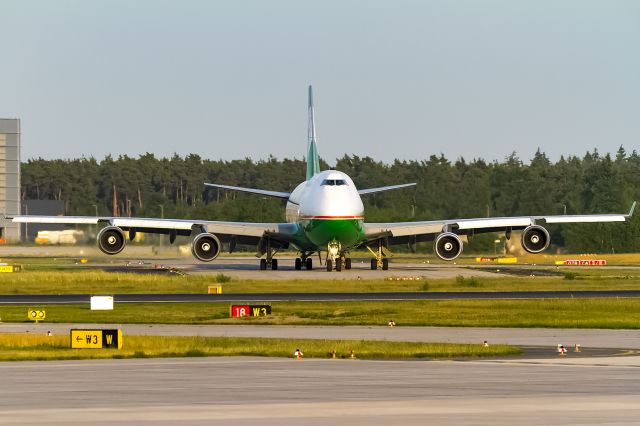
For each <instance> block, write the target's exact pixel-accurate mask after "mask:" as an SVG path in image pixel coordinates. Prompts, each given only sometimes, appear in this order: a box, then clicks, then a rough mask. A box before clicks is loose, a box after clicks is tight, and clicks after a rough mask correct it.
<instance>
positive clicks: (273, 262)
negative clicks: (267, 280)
mask: <svg viewBox="0 0 640 426" xmlns="http://www.w3.org/2000/svg"><path fill="white" fill-rule="evenodd" d="M277 252H278V250H277V249H273V248H271V240H269V239H268V238H267V240H266V250H265V252H264V253H266V255H267V258H266V259H260V270H261V271H266V270H267V269H268V268H269V267H271V269H272V270H273V271H277V270H278V259H274V258H273V257H274V256H275V255H276V253H277ZM258 253H260V252H258ZM258 256H260V254H258Z"/></svg>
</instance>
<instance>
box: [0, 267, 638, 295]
mask: <svg viewBox="0 0 640 426" xmlns="http://www.w3.org/2000/svg"><path fill="white" fill-rule="evenodd" d="M554 270H555V268H554ZM561 271H562V272H567V273H570V274H571V275H564V276H562V275H561V276H555V277H543V276H520V277H517V276H504V275H502V276H501V275H496V276H495V278H494V277H491V278H485V277H482V278H479V277H474V278H464V279H463V278H462V277H457V278H449V279H428V280H427V279H425V278H424V277H420V278H421V279H420V280H419V281H415V280H411V281H408V280H404V281H403V280H402V277H405V278H407V275H409V276H411V277H412V278H413V275H412V273H410V272H409V273H408V272H406V271H405V272H402V271H398V275H397V276H396V279H399V280H398V281H396V280H393V281H390V280H388V279H375V280H357V279H356V280H350V279H341V278H337V279H319V280H313V279H309V280H299V279H291V280H278V281H275V280H245V279H239V278H230V279H229V277H228V276H225V275H220V276H215V275H214V276H211V275H207V276H205V275H187V276H178V275H157V274H136V273H126V272H122V273H120V272H104V271H95V270H94V271H87V270H76V271H48V272H44V271H29V270H27V271H23V272H19V273H14V274H0V294H123V293H206V292H207V288H208V286H209V285H216V284H220V285H222V287H223V292H225V293H283V292H294V293H306V292H356V293H357V292H389V291H454V292H455V291H536V290H634V289H640V270H637V269H635V270H632V269H620V270H617V269H608V270H597V269H590V270H587V269H561ZM268 274H269V271H265V275H268ZM567 276H570V277H571V278H572V279H566V277H567ZM219 281H223V282H222V283H220V282H219Z"/></svg>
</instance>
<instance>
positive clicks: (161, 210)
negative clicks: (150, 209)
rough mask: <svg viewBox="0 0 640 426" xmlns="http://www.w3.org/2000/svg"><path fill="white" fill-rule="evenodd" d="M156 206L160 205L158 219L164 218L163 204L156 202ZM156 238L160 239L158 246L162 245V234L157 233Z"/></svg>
mask: <svg viewBox="0 0 640 426" xmlns="http://www.w3.org/2000/svg"><path fill="white" fill-rule="evenodd" d="M158 207H160V219H164V206H163V205H162V204H158ZM158 240H159V241H160V247H162V234H160V235H158Z"/></svg>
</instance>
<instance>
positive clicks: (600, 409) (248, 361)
mask: <svg viewBox="0 0 640 426" xmlns="http://www.w3.org/2000/svg"><path fill="white" fill-rule="evenodd" d="M638 365H640V359H638V358H637V357H622V358H598V359H585V358H581V359H576V360H572V359H562V360H558V359H551V360H548V359H547V360H545V359H541V360H527V361H517V360H500V361H358V360H355V361H354V360H306V359H303V360H293V359H265V358H183V359H171V358H169V359H130V360H95V361H64V362H58V361H51V362H20V363H1V364H0V377H2V386H0V424H36V423H38V424H42V423H46V424H87V423H91V424H113V423H116V422H117V423H118V424H188V425H205V424H224V425H232V426H238V425H256V424H261V425H262V424H269V425H270V424H274V425H275V424H277V425H295V426H298V425H325V424H338V425H367V426H376V425H389V424H399V425H424V424H451V425H454V424H455V425H467V424H473V425H496V424H497V425H513V424H524V425H538V424H562V425H575V424H581V425H584V424H637V421H638V419H639V418H640V381H638V380H637V378H638V373H639V372H640V370H639V369H638Z"/></svg>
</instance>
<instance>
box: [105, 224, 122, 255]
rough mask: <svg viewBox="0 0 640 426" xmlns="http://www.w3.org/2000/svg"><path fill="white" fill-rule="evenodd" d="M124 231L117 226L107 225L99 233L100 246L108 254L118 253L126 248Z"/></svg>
mask: <svg viewBox="0 0 640 426" xmlns="http://www.w3.org/2000/svg"><path fill="white" fill-rule="evenodd" d="M125 243H126V239H125V238H124V232H122V229H120V228H118V227H117V226H105V227H104V228H102V229H101V230H100V232H99V233H98V248H99V249H100V251H102V252H103V253H106V254H110V255H112V254H118V253H120V252H121V251H122V249H124V246H125Z"/></svg>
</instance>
